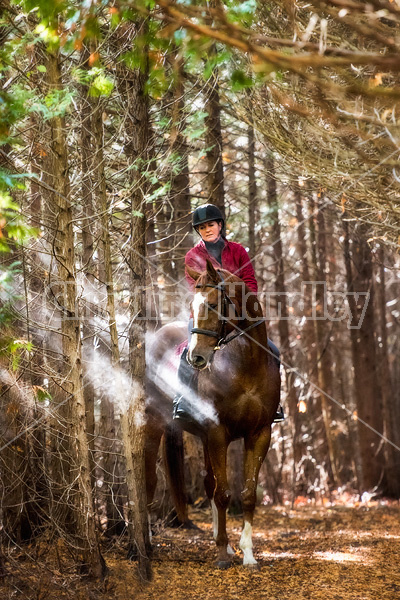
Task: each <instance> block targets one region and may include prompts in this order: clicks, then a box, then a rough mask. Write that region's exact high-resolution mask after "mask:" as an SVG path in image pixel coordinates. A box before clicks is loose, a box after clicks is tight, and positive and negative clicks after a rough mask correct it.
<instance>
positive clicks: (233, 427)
mask: <svg viewBox="0 0 400 600" xmlns="http://www.w3.org/2000/svg"><path fill="white" fill-rule="evenodd" d="M188 273H189V275H190V276H191V277H192V278H193V279H194V280H195V281H196V287H195V294H194V298H193V302H192V312H193V318H194V329H193V330H192V336H191V340H190V345H189V349H188V361H189V363H190V364H191V365H192V366H193V367H194V368H195V369H198V370H199V376H198V391H197V394H196V395H193V396H192V405H193V407H194V409H195V411H194V414H195V417H196V421H197V422H198V424H199V431H200V433H199V435H200V437H201V438H202V442H203V447H204V457H205V466H206V472H207V475H206V477H205V481H204V483H205V488H206V492H207V495H208V497H209V498H210V500H211V504H212V507H213V520H214V537H215V539H216V544H217V550H218V556H217V565H218V566H219V567H221V568H224V567H227V566H229V565H230V557H229V554H231V553H232V551H231V549H230V546H229V544H228V537H227V533H226V509H227V507H228V504H229V499H230V495H231V494H230V491H229V486H228V481H227V473H226V456H227V448H228V445H229V444H230V442H231V441H233V440H235V439H238V438H244V446H245V457H244V471H245V473H244V475H245V477H244V480H245V484H244V489H243V491H242V504H243V516H244V526H243V532H242V535H241V539H240V548H241V550H242V551H243V553H244V558H243V564H244V565H247V566H256V565H257V562H256V560H255V559H254V556H253V551H252V547H253V544H252V525H253V515H254V509H255V504H256V489H257V481H258V475H259V471H260V467H261V464H262V462H263V460H264V458H265V455H266V453H267V450H268V447H269V443H270V438H271V424H272V422H273V419H274V416H275V413H276V410H277V407H278V405H279V399H280V375H279V364H278V362H277V360H276V358H275V357H274V356H273V355H272V354H271V352H270V351H269V350H268V339H267V331H266V327H265V321H264V319H263V316H262V310H261V307H260V304H259V302H258V300H257V297H256V296H255V295H254V294H253V293H251V292H250V290H249V289H248V288H247V287H246V286H245V284H244V283H243V281H241V280H240V279H239V278H238V277H236V276H235V275H232V274H231V273H229V272H227V271H224V270H215V268H214V267H213V265H212V264H211V262H209V261H207V270H206V271H205V272H204V273H197V272H195V271H193V270H191V269H188ZM185 335H186V328H185V326H184V325H182V324H180V325H176V324H170V325H166V326H164V327H163V328H161V329H160V331H159V332H158V334H156V339H155V342H154V344H153V346H152V348H151V350H150V356H151V361H152V365H153V368H152V369H151V375H150V378H149V379H150V380H149V387H148V391H149V397H150V401H149V405H148V427H147V434H148V435H147V442H148V443H147V447H146V476H147V481H148V498H149V500H151V498H152V494H153V493H154V489H155V461H156V457H157V450H158V445H159V442H160V439H161V435H162V433H163V432H164V433H165V440H166V450H167V451H166V458H167V463H168V464H169V475H170V477H171V480H172V486H173V489H172V492H173V497H174V502H175V505H176V508H177V513H178V516H179V517H180V519H181V520H182V521H185V520H187V509H186V506H185V496H184V492H183V490H182V482H183V478H182V473H183V460H182V458H183V456H182V453H183V451H182V446H181V445H180V444H179V443H177V440H179V426H178V425H177V424H176V423H172V420H171V405H170V402H166V401H165V398H167V397H168V396H170V397H171V395H173V394H174V393H175V391H176V390H175V389H174V385H175V386H176V383H174V382H172V381H169V379H170V377H169V375H168V373H170V369H169V368H168V361H169V360H170V356H169V355H168V353H169V352H170V350H171V347H172V346H173V345H176V344H178V343H180V342H181V341H182V340H183V339H184V338H185ZM168 388H170V389H168ZM160 389H162V390H163V391H162V393H161V392H160ZM161 397H163V398H164V400H163V401H162V400H161ZM160 400H161V401H160ZM189 431H191V429H190V428H189Z"/></svg>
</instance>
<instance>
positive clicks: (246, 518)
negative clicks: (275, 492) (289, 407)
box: [239, 426, 271, 567]
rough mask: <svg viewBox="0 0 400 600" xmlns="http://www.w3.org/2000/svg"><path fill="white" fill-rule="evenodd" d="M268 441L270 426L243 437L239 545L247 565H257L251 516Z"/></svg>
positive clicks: (252, 515) (244, 562) (269, 439)
mask: <svg viewBox="0 0 400 600" xmlns="http://www.w3.org/2000/svg"><path fill="white" fill-rule="evenodd" d="M270 441H271V427H270V426H268V427H265V429H263V430H262V431H261V433H260V434H258V435H257V436H251V437H250V438H248V439H245V461H244V475H245V484H244V490H243V492H242V504H243V532H242V535H241V538H240V544H239V545H240V549H241V550H242V551H243V564H244V565H246V566H249V567H252V566H254V567H255V566H257V561H256V559H255V558H254V556H253V540H252V534H253V517H254V510H255V507H256V496H257V482H258V474H259V472H260V467H261V465H262V462H263V460H264V458H265V455H266V454H267V450H268V448H269V443H270Z"/></svg>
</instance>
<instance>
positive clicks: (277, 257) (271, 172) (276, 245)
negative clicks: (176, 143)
mask: <svg viewBox="0 0 400 600" xmlns="http://www.w3.org/2000/svg"><path fill="white" fill-rule="evenodd" d="M265 166H266V172H267V201H268V205H269V217H270V223H271V240H272V250H273V257H274V270H275V293H276V302H277V308H278V330H279V338H280V345H281V348H280V349H281V352H282V359H283V360H282V362H283V368H284V370H285V381H286V386H287V388H286V393H287V400H288V409H289V411H288V412H289V417H290V424H291V427H292V440H293V463H294V467H293V479H294V481H295V480H296V469H297V468H298V465H299V464H300V461H301V457H302V453H301V447H300V445H299V443H298V439H299V424H300V421H299V411H298V407H297V404H298V398H297V393H296V390H295V387H294V385H293V373H292V368H293V354H292V351H291V347H290V330H289V310H288V303H287V294H286V283H285V266H284V261H283V248H282V236H281V225H280V222H279V201H278V194H277V186H276V176H275V164H274V157H273V154H272V153H268V155H267V158H266V163H265ZM293 489H294V494H295V495H296V494H297V493H298V491H299V489H298V485H296V484H295V483H294V484H293Z"/></svg>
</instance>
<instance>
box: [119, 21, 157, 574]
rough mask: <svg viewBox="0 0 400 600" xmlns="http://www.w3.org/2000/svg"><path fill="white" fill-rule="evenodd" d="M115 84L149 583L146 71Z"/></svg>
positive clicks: (139, 538)
mask: <svg viewBox="0 0 400 600" xmlns="http://www.w3.org/2000/svg"><path fill="white" fill-rule="evenodd" d="M144 28H145V24H144V22H138V23H137V24H136V25H135V26H133V25H132V26H127V29H126V30H125V33H126V34H127V36H128V38H129V39H130V40H133V43H135V42H134V36H135V35H138V34H143V32H144ZM120 69H121V72H120V74H121V75H122V77H121V81H120V85H121V90H122V93H124V97H125V98H126V103H127V119H126V138H127V144H126V155H127V157H128V161H129V163H130V167H131V237H130V239H131V246H130V256H129V269H130V327H129V333H128V335H129V367H130V373H131V377H132V386H131V394H130V397H129V401H128V406H127V407H126V410H125V411H122V413H121V429H122V435H123V442H124V451H125V458H126V481H127V487H128V533H129V540H130V545H131V546H132V549H133V550H134V551H135V550H136V552H137V558H138V570H139V575H140V577H141V578H142V580H143V581H148V580H150V579H151V576H152V572H151V562H150V538H149V522H148V513H147V498H146V485H145V461H144V445H145V438H144V434H145V391H144V381H145V367H146V362H145V334H146V321H145V318H146V291H145V290H146V271H145V266H146V203H145V190H146V187H147V181H146V180H145V178H144V177H143V175H142V173H143V171H144V168H143V167H144V166H146V167H147V166H148V159H149V152H148V142H149V136H148V133H149V106H148V96H147V95H146V92H145V83H146V79H147V73H148V71H147V69H148V66H147V67H146V69H145V70H143V71H139V70H133V71H130V70H128V69H126V68H125V67H123V66H122V65H121V67H120Z"/></svg>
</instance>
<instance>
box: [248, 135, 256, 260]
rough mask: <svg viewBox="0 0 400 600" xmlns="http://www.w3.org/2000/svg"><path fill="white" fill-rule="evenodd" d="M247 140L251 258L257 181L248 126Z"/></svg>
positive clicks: (253, 255) (253, 243) (253, 145)
mask: <svg viewBox="0 0 400 600" xmlns="http://www.w3.org/2000/svg"><path fill="white" fill-rule="evenodd" d="M247 139H248V151H247V154H248V158H247V160H248V178H249V187H248V195H249V208H248V215H249V254H250V257H251V258H254V257H255V256H256V212H257V181H256V166H255V163H256V157H255V138H254V126H253V124H250V125H249V126H248V128H247Z"/></svg>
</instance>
